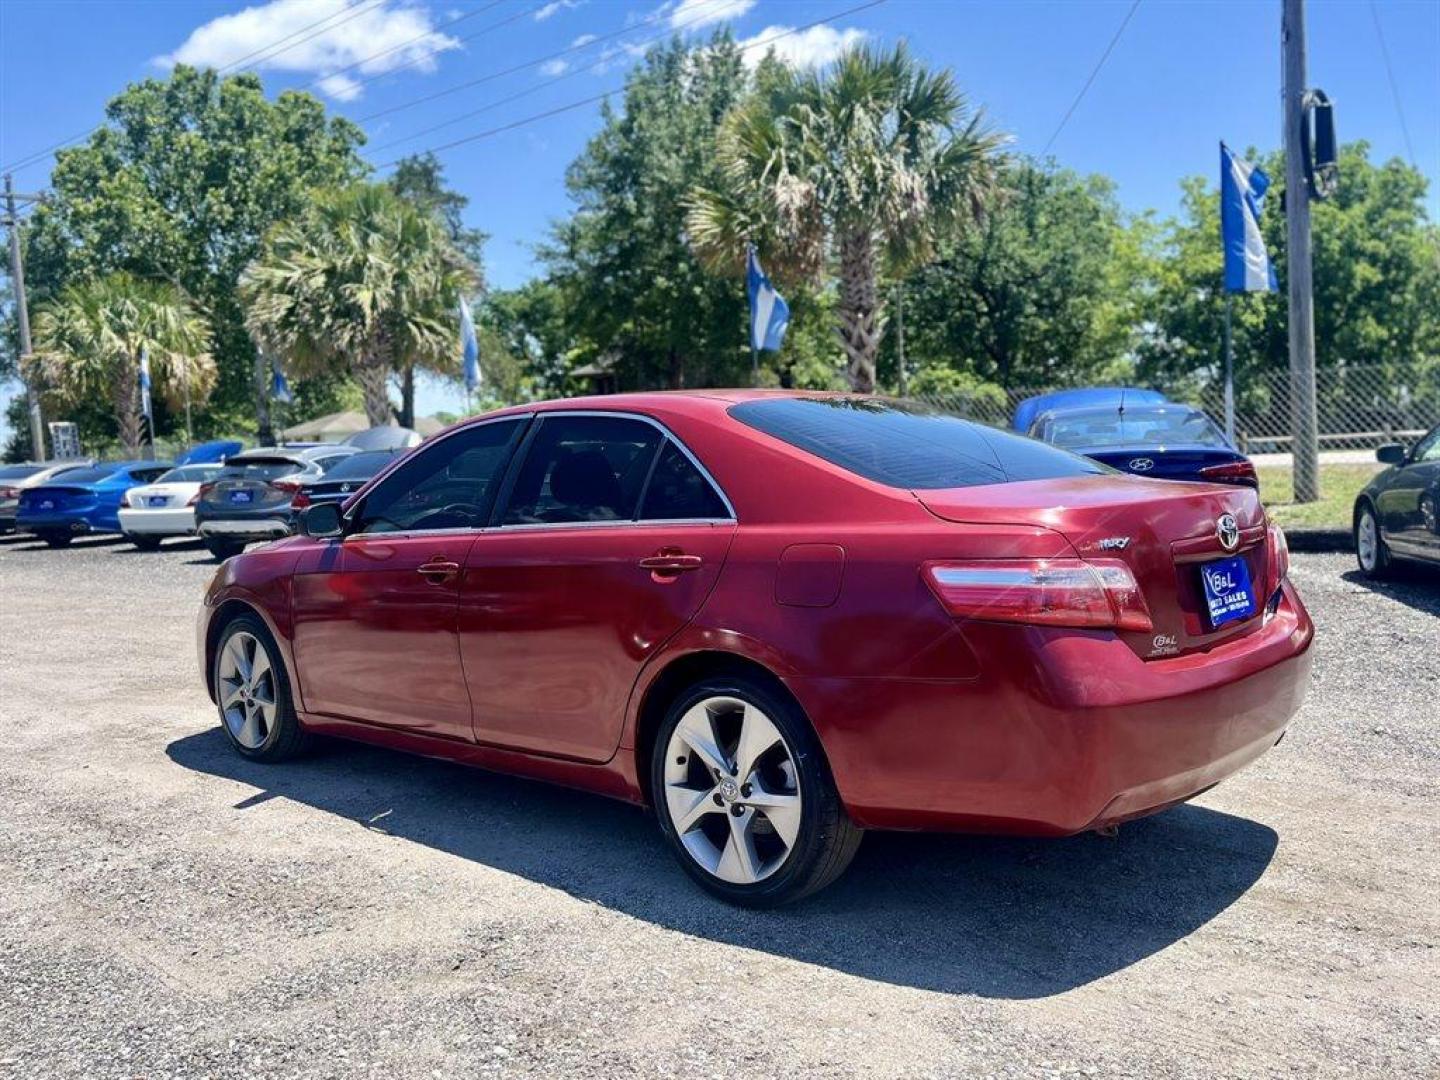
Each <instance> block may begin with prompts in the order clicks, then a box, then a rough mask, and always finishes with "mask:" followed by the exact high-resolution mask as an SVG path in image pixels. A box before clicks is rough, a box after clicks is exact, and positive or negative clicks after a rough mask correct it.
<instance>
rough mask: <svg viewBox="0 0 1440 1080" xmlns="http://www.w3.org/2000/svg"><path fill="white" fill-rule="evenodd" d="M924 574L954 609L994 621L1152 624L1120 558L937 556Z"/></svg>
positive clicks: (1125, 626) (1104, 625)
mask: <svg viewBox="0 0 1440 1080" xmlns="http://www.w3.org/2000/svg"><path fill="white" fill-rule="evenodd" d="M923 569H924V573H925V580H926V581H927V582H928V583H929V585H930V588H931V590H932V591H933V592H934V593H935V595H936V596H937V597H938V598H939V600H940V602H941V603H942V604H944V605H945V607H946V609H947V610H948V611H949V612H950V614H952V615H955V616H957V617H959V618H966V619H987V620H990V621H993V622H1015V623H1031V624H1035V625H1040V626H1076V627H1089V628H1092V629H1103V628H1107V627H1108V628H1111V629H1116V630H1151V629H1153V628H1154V626H1153V624H1152V623H1151V621H1150V610H1149V608H1148V607H1146V605H1145V597H1144V596H1143V595H1142V594H1141V592H1140V585H1139V584H1138V583H1137V582H1136V580H1135V575H1134V574H1133V573H1131V572H1130V567H1129V566H1127V565H1126V564H1125V563H1123V562H1121V561H1120V560H1119V559H1093V560H1090V561H1088V562H1087V561H1082V560H1080V559H986V560H983V561H980V560H977V561H975V562H948V561H947V562H932V563H926V564H925V566H924V568H923Z"/></svg>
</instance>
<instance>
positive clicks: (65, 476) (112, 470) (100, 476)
mask: <svg viewBox="0 0 1440 1080" xmlns="http://www.w3.org/2000/svg"><path fill="white" fill-rule="evenodd" d="M119 471H120V468H119V466H116V465H96V466H93V467H90V468H83V469H66V470H65V471H64V472H62V473H56V474H55V475H54V476H52V477H51V478H50V483H52V484H59V483H66V484H93V483H94V482H95V481H96V480H104V479H105V478H106V477H107V476H114V475H115V474H116V473H117V472H119Z"/></svg>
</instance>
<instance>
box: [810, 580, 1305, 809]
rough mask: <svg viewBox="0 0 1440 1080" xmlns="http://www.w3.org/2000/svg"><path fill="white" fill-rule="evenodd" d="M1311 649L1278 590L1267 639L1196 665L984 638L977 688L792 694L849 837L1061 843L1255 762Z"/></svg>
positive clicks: (1048, 636)
mask: <svg viewBox="0 0 1440 1080" xmlns="http://www.w3.org/2000/svg"><path fill="white" fill-rule="evenodd" d="M1313 635H1314V630H1313V627H1312V625H1311V623H1310V619H1309V616H1308V614H1307V613H1306V612H1305V610H1304V607H1303V606H1302V605H1301V604H1300V601H1299V599H1298V597H1296V596H1295V594H1294V591H1293V589H1291V588H1290V586H1288V585H1287V586H1286V587H1285V599H1284V601H1283V602H1282V603H1281V605H1280V608H1279V610H1278V611H1277V612H1276V614H1275V615H1274V616H1273V617H1271V618H1270V619H1269V621H1268V622H1267V623H1266V625H1265V626H1264V627H1263V628H1262V629H1260V630H1258V631H1256V632H1255V633H1253V634H1251V635H1249V636H1247V637H1246V638H1244V639H1242V640H1240V641H1236V642H1232V643H1228V644H1226V645H1223V646H1219V647H1217V648H1215V649H1213V650H1211V651H1210V652H1208V653H1205V654H1202V655H1198V656H1197V655H1191V656H1184V657H1178V658H1176V659H1174V660H1164V661H1148V662H1147V661H1142V660H1140V659H1139V658H1138V657H1136V656H1135V654H1134V653H1133V652H1132V651H1131V650H1130V649H1129V648H1128V647H1126V646H1125V645H1124V644H1123V643H1122V642H1120V641H1118V640H1116V639H1114V638H1113V636H1107V635H1105V634H1101V633H1090V632H1083V631H1071V632H1068V633H1064V632H1055V631H1046V630H1040V629H1036V628H1026V627H1014V628H1008V627H1007V628H1004V629H1003V630H1002V629H999V628H997V627H996V626H995V625H994V624H991V625H990V626H988V627H987V628H986V631H985V633H984V634H980V633H977V634H975V635H974V637H973V639H972V644H973V645H976V646H977V648H976V652H977V654H980V658H981V672H982V676H981V677H980V678H977V679H975V680H973V681H967V682H959V681H926V680H898V679H833V680H832V679H795V680H792V681H791V683H790V685H791V687H792V689H793V690H794V691H795V693H796V695H797V696H798V697H799V698H800V701H801V704H802V705H803V706H804V707H805V709H806V711H807V712H808V713H809V715H810V716H811V717H812V718H813V719H814V720H815V723H816V727H817V729H818V730H819V732H820V736H821V740H822V742H823V743H824V745H825V749H826V753H827V755H828V756H829V759H830V764H831V768H832V771H833V772H834V774H835V780H836V784H837V785H838V787H839V789H840V794H841V798H842V799H843V801H844V802H845V805H846V808H847V809H848V810H849V812H850V815H851V817H852V818H853V819H854V820H855V822H856V823H857V824H859V825H863V826H866V827H870V828H887V829H936V830H960V831H978V832H1007V833H1020V834H1030V835H1042V836H1043V835H1050V836H1057V835H1066V834H1070V833H1076V832H1082V831H1084V830H1086V829H1093V828H1098V827H1101V826H1104V825H1109V824H1113V823H1115V822H1118V821H1123V820H1126V819H1127V818H1134V817H1140V816H1142V815H1145V814H1149V813H1153V812H1155V811H1157V810H1161V809H1164V808H1165V807H1167V806H1170V805H1173V804H1174V803H1177V802H1182V801H1184V800H1185V799H1188V798H1191V797H1193V796H1195V795H1197V794H1199V793H1200V792H1202V791H1204V790H1205V789H1206V788H1208V787H1211V786H1212V785H1214V784H1216V783H1218V782H1219V781H1221V780H1223V779H1225V778H1226V777H1228V776H1230V775H1233V774H1234V773H1235V772H1236V771H1238V770H1239V769H1241V768H1243V767H1244V766H1245V765H1247V764H1249V763H1250V762H1251V761H1253V760H1255V759H1256V758H1257V757H1259V756H1260V755H1261V754H1263V753H1264V752H1265V751H1266V750H1267V749H1269V748H1270V747H1271V746H1273V745H1274V744H1275V743H1276V742H1277V741H1279V739H1280V737H1281V735H1283V734H1284V731H1285V727H1286V725H1287V724H1288V723H1289V721H1290V718H1291V717H1292V716H1293V715H1294V714H1295V711H1296V710H1297V709H1298V708H1299V707H1300V705H1301V702H1302V701H1303V699H1304V695H1305V689H1306V686H1307V684H1308V682H1309V672H1310V652H1309V649H1310V644H1311V641H1312V639H1313ZM982 637H983V638H984V639H985V640H984V641H983V642H982V641H981V638H982ZM992 650H994V652H995V655H992V656H988V657H987V656H985V655H983V654H984V653H985V652H989V651H992ZM1002 653H1007V654H1008V656H1002V655H1001V654H1002ZM1017 654H1019V655H1022V656H1026V657H1028V661H1026V664H1027V665H1028V671H1025V672H1024V675H1023V677H1020V678H1016V677H1015V673H1016V660H1015V657H1016V655H1017ZM992 670H1003V671H1005V672H1007V677H1006V678H1005V679H1004V680H1003V682H1002V681H999V680H995V679H987V678H986V677H985V675H984V674H983V673H985V672H988V671H992Z"/></svg>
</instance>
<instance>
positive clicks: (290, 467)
mask: <svg viewBox="0 0 1440 1080" xmlns="http://www.w3.org/2000/svg"><path fill="white" fill-rule="evenodd" d="M308 471H310V470H309V469H307V468H306V466H305V463H304V462H301V461H295V460H292V459H291V458H283V457H253V458H231V459H230V460H229V461H228V462H227V463H226V464H225V468H224V469H222V470H221V472H220V473H219V477H220V479H222V480H274V479H276V478H277V477H281V476H290V475H292V474H294V473H298V472H308Z"/></svg>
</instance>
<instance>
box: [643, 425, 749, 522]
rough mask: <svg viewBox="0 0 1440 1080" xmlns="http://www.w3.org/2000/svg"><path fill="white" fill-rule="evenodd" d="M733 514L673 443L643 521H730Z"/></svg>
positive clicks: (663, 455)
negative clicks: (726, 519) (689, 519)
mask: <svg viewBox="0 0 1440 1080" xmlns="http://www.w3.org/2000/svg"><path fill="white" fill-rule="evenodd" d="M729 516H730V511H729V510H727V509H726V508H725V503H724V502H723V501H722V500H721V498H720V496H719V494H717V493H716V491H715V489H714V488H713V487H712V486H711V485H710V481H708V480H706V479H705V477H704V475H702V474H701V472H700V470H699V469H697V468H696V467H695V465H694V463H693V462H692V461H691V460H690V459H689V458H688V457H686V456H685V454H684V452H683V451H682V450H681V449H680V448H679V447H678V446H676V445H675V444H674V443H673V442H671V441H670V440H669V439H666V440H665V449H663V450H661V451H660V460H659V461H657V462H656V463H655V471H654V472H653V473H651V474H650V484H649V486H648V487H646V489H645V505H644V506H642V507H641V508H640V517H641V519H642V520H645V521H677V520H682V519H688V518H728V517H729Z"/></svg>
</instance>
